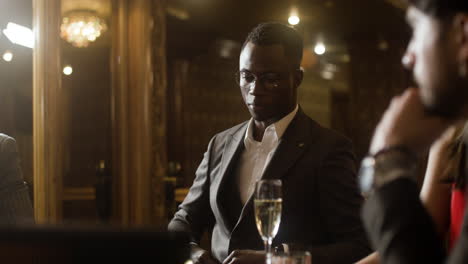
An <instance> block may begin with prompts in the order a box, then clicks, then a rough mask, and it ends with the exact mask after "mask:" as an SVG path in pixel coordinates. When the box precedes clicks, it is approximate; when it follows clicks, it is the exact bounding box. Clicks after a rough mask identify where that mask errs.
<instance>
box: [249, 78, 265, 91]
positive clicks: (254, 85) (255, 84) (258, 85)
mask: <svg viewBox="0 0 468 264" xmlns="http://www.w3.org/2000/svg"><path fill="white" fill-rule="evenodd" d="M264 90H265V88H264V87H263V85H262V82H261V81H259V80H258V79H255V80H254V81H252V82H251V83H250V87H249V94H251V95H260V94H262V93H263V92H265V91H264Z"/></svg>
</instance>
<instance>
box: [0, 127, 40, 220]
mask: <svg viewBox="0 0 468 264" xmlns="http://www.w3.org/2000/svg"><path fill="white" fill-rule="evenodd" d="M28 190H29V189H28V186H27V184H26V182H25V181H24V180H23V175H22V172H21V168H20V164H19V158H18V150H17V148H16V141H15V140H14V139H13V138H12V137H9V136H7V135H5V134H0V225H3V224H8V225H12V224H31V223H34V213H33V207H32V203H31V199H30V196H29V191H28Z"/></svg>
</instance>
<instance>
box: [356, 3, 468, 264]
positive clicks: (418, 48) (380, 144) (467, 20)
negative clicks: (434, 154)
mask: <svg viewBox="0 0 468 264" xmlns="http://www.w3.org/2000/svg"><path fill="white" fill-rule="evenodd" d="M409 3H410V6H409V8H408V10H407V20H408V23H409V24H410V26H411V27H412V29H413V36H412V39H411V42H410V43H409V45H408V48H407V50H406V53H405V56H404V57H403V64H404V65H405V67H407V68H408V69H409V70H411V71H412V72H413V75H414V79H415V81H416V83H417V84H418V86H419V87H418V89H414V88H409V89H407V90H406V91H405V92H404V93H403V94H402V95H400V96H397V97H395V98H394V99H393V100H392V103H391V104H390V106H389V108H388V109H387V111H386V112H385V114H384V116H383V118H382V120H381V121H380V123H379V125H378V126H377V129H376V132H375V134H374V137H373V139H372V143H371V148H370V155H369V156H368V157H367V158H365V159H364V160H363V163H362V166H361V170H360V173H359V174H360V178H361V179H362V181H361V183H362V187H363V188H364V189H366V191H369V193H371V194H370V197H369V199H368V200H367V201H366V203H365V206H364V208H363V219H364V221H365V224H366V229H367V231H368V233H369V235H370V238H371V240H372V242H373V245H374V246H375V248H376V249H377V251H378V253H379V256H380V260H381V261H380V262H381V263H395V264H396V263H398V264H404V263H445V262H444V261H445V259H446V258H447V257H446V251H445V249H444V247H443V244H444V242H443V238H440V237H438V235H437V233H436V230H435V227H434V224H433V222H432V219H431V218H430V216H429V214H428V212H427V211H426V210H425V208H424V207H423V205H422V203H421V201H420V199H419V189H418V186H417V184H416V177H417V173H416V171H417V170H416V165H417V163H418V159H419V158H420V156H421V154H423V153H425V151H427V149H428V148H429V147H430V146H431V144H432V143H433V142H434V141H435V140H436V139H437V138H438V137H440V135H441V133H442V132H443V131H444V130H445V129H446V128H447V127H448V126H450V125H451V124H453V123H454V122H455V121H456V120H457V119H466V118H467V117H468V1H466V0H409ZM466 169H467V168H465V175H468V174H467V173H466V172H468V171H467V170H466ZM465 199H466V198H465ZM448 210H449V208H447V211H448ZM465 212H466V214H465V218H464V224H463V230H462V233H461V234H460V237H461V238H460V240H459V243H458V244H457V246H456V247H455V249H454V250H453V251H452V252H451V256H450V258H449V259H448V262H447V263H468V219H467V217H468V214H467V213H468V210H466V209H465Z"/></svg>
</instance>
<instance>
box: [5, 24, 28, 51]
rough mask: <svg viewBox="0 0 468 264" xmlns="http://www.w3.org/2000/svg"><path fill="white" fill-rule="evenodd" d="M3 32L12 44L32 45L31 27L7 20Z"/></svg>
mask: <svg viewBox="0 0 468 264" xmlns="http://www.w3.org/2000/svg"><path fill="white" fill-rule="evenodd" d="M3 34H5V36H6V37H7V38H8V39H9V40H10V41H11V42H12V43H14V44H18V45H21V46H24V47H28V48H33V47H34V34H33V32H32V30H31V29H29V28H27V27H23V26H20V25H18V24H15V23H12V22H9V23H8V24H7V28H6V29H4V30H3Z"/></svg>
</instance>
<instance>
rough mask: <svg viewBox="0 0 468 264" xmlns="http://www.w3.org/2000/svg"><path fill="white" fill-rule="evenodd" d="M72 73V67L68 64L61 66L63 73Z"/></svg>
mask: <svg viewBox="0 0 468 264" xmlns="http://www.w3.org/2000/svg"><path fill="white" fill-rule="evenodd" d="M72 73H73V68H72V66H70V65H67V66H65V67H63V74H65V75H70V74H72Z"/></svg>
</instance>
